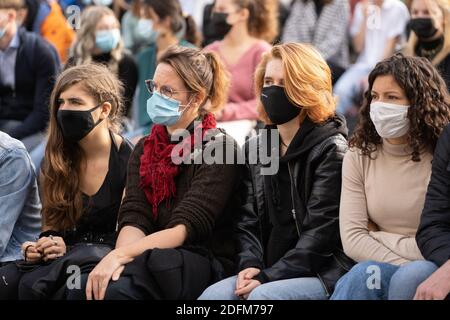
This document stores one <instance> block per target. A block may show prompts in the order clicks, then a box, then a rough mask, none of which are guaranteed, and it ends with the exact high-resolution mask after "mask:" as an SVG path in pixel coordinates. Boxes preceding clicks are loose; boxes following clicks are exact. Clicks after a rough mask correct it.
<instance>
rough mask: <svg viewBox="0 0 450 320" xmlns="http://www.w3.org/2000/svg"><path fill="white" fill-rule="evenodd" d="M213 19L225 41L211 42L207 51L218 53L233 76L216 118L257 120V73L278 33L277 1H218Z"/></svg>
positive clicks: (220, 119)
mask: <svg viewBox="0 0 450 320" xmlns="http://www.w3.org/2000/svg"><path fill="white" fill-rule="evenodd" d="M211 21H212V26H213V28H214V30H215V33H216V35H220V36H222V37H223V40H220V41H216V42H214V43H212V44H210V45H209V46H207V47H206V48H205V51H214V52H217V53H218V54H219V56H220V57H221V59H222V60H223V62H224V64H225V67H226V68H227V70H228V72H229V73H230V75H231V89H230V92H229V96H228V103H227V104H226V105H225V108H224V109H223V111H222V112H221V113H220V114H217V115H216V117H217V119H218V120H219V121H230V120H256V119H258V114H257V111H256V101H257V100H256V97H255V92H254V86H253V74H254V72H255V70H256V66H257V65H258V63H259V62H260V61H261V57H262V54H263V53H264V52H267V51H269V50H270V48H271V45H270V42H272V40H273V39H274V38H275V37H276V36H277V28H278V20H277V2H276V1H274V0H263V1H256V0H216V2H215V5H214V8H213V13H212V16H211Z"/></svg>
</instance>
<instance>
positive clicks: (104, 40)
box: [95, 29, 120, 53]
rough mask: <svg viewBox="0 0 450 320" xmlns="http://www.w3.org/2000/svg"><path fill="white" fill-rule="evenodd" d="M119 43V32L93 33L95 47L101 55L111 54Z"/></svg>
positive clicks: (117, 30) (115, 30)
mask: <svg viewBox="0 0 450 320" xmlns="http://www.w3.org/2000/svg"><path fill="white" fill-rule="evenodd" d="M119 41H120V30H119V29H113V30H101V31H97V32H96V33H95V46H96V47H97V48H98V49H99V50H100V51H101V52H103V53H106V52H111V51H112V50H113V49H115V48H116V47H117V45H118V44H119Z"/></svg>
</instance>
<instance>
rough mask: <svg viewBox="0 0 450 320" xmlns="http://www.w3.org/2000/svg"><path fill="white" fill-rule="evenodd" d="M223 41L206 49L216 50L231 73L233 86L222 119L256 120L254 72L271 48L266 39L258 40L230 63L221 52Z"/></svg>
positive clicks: (214, 43)
mask: <svg viewBox="0 0 450 320" xmlns="http://www.w3.org/2000/svg"><path fill="white" fill-rule="evenodd" d="M221 44H222V41H216V42H213V43H212V44H210V45H209V46H207V47H205V50H206V51H214V52H217V53H218V54H219V56H220V57H221V58H222V61H223V63H224V64H225V67H226V68H227V70H228V72H229V73H230V77H231V87H230V91H229V94H228V103H227V104H226V105H225V108H224V111H223V114H222V117H221V118H220V119H218V120H220V121H232V120H243V119H248V120H256V119H258V114H257V112H256V103H257V99H256V97H255V90H254V84H253V82H254V73H255V70H256V66H257V65H258V63H259V62H260V61H261V57H262V54H263V53H264V52H267V51H269V50H270V49H271V46H270V44H268V43H267V42H265V41H262V40H260V41H257V42H256V43H255V44H254V45H252V46H251V47H250V48H249V49H248V50H247V52H246V53H245V54H243V55H242V57H241V58H240V59H239V61H238V62H237V63H236V64H234V65H230V64H229V63H228V62H227V60H226V58H224V57H223V56H222V54H221V52H220V49H219V48H220V46H221Z"/></svg>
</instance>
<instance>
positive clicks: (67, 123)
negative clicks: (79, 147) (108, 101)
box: [57, 103, 103, 142]
mask: <svg viewBox="0 0 450 320" xmlns="http://www.w3.org/2000/svg"><path fill="white" fill-rule="evenodd" d="M102 105H103V103H101V104H99V105H98V106H95V107H94V108H92V109H90V110H85V111H81V110H58V115H57V120H58V124H59V126H60V128H61V130H62V133H63V136H64V139H66V140H68V141H70V142H78V141H80V140H81V139H83V138H84V137H86V136H87V135H88V134H89V132H91V131H92V130H93V129H94V128H95V127H96V126H97V125H98V124H99V123H100V122H102V121H103V119H99V120H98V121H97V123H94V118H92V114H91V113H92V111H94V110H96V109H98V108H99V107H101V106H102Z"/></svg>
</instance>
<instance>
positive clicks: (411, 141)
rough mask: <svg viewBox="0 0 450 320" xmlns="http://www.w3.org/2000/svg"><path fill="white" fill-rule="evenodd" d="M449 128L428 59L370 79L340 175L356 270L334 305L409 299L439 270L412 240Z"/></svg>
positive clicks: (345, 230) (343, 218)
mask: <svg viewBox="0 0 450 320" xmlns="http://www.w3.org/2000/svg"><path fill="white" fill-rule="evenodd" d="M449 121H450V98H449V95H448V91H447V88H446V85H445V82H444V80H443V79H442V77H441V76H440V75H439V73H438V71H437V70H436V69H435V68H434V67H433V66H432V65H431V63H430V62H429V61H428V60H426V59H425V58H415V57H405V56H403V55H402V54H396V55H394V56H392V57H390V58H388V59H386V60H384V61H382V62H380V63H378V64H377V66H376V67H375V69H373V70H372V72H371V73H370V75H369V89H368V90H367V92H366V95H365V102H364V104H363V106H362V108H361V111H360V120H359V124H358V126H357V129H356V131H355V133H354V135H353V137H352V138H351V139H350V151H349V152H348V153H347V154H346V155H345V158H344V164H343V169H342V177H343V178H342V196H341V206H340V227H341V228H340V230H341V238H342V243H343V246H344V250H345V252H346V254H347V255H348V256H349V257H351V258H353V259H354V260H355V261H357V262H358V264H357V265H356V266H355V267H353V269H352V270H351V271H350V272H349V273H347V274H346V275H345V276H344V277H343V278H341V279H340V280H339V282H338V284H337V285H336V291H335V293H334V295H333V297H332V298H333V299H344V300H347V299H412V298H413V297H414V294H415V291H416V288H417V286H418V285H419V284H420V283H421V282H422V281H423V280H425V279H426V278H427V277H428V276H429V275H431V274H432V273H433V272H434V270H436V266H435V265H434V264H433V263H431V262H427V261H424V259H423V257H422V254H421V252H420V250H419V248H418V246H417V243H416V239H415V235H416V232H417V228H418V226H419V220H420V215H421V212H422V209H423V206H424V201H425V194H426V190H427V186H428V182H429V180H430V175H431V161H432V158H433V152H434V148H435V147H436V142H437V140H438V137H439V135H440V133H441V132H442V130H443V128H444V127H445V125H446V124H447V123H448V122H449ZM368 284H369V285H368Z"/></svg>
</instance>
